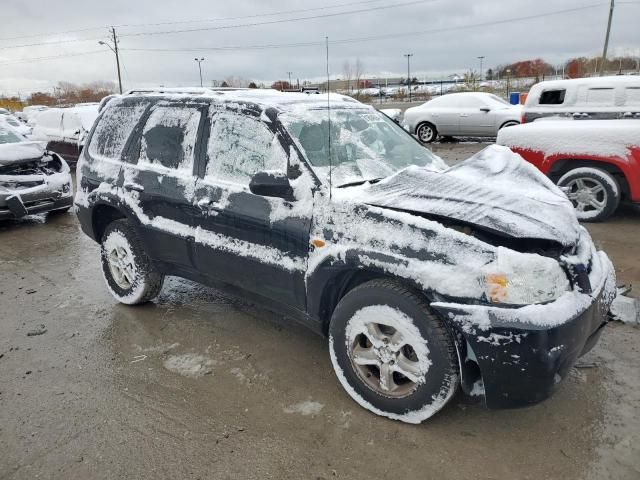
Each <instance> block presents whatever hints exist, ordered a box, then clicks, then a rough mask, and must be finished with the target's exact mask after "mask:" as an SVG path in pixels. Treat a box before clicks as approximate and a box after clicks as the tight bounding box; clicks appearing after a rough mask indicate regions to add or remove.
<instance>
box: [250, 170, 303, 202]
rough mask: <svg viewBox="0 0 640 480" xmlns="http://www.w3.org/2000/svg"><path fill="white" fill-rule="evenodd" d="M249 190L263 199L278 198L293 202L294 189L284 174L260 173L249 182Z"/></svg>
mask: <svg viewBox="0 0 640 480" xmlns="http://www.w3.org/2000/svg"><path fill="white" fill-rule="evenodd" d="M249 190H250V191H251V193H253V194H255V195H261V196H263V197H278V198H284V199H285V200H293V188H292V187H291V184H290V183H289V179H288V178H287V176H286V175H285V174H284V173H277V172H258V173H256V174H255V175H254V176H253V177H252V178H251V182H249Z"/></svg>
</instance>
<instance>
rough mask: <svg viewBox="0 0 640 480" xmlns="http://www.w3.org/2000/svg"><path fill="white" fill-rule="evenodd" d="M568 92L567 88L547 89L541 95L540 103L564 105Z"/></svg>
mask: <svg viewBox="0 0 640 480" xmlns="http://www.w3.org/2000/svg"><path fill="white" fill-rule="evenodd" d="M566 93H567V91H566V90H565V89H558V90H546V91H544V92H542V94H541V95H540V101H539V102H538V103H539V104H540V105H562V104H563V103H564V96H565V94H566Z"/></svg>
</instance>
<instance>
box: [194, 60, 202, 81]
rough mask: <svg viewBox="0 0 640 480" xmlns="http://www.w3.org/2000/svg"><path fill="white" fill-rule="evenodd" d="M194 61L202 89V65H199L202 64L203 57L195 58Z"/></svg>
mask: <svg viewBox="0 0 640 480" xmlns="http://www.w3.org/2000/svg"><path fill="white" fill-rule="evenodd" d="M194 60H195V61H196V62H198V71H199V72H200V87H202V65H201V63H202V62H204V57H202V58H198V57H196V58H194Z"/></svg>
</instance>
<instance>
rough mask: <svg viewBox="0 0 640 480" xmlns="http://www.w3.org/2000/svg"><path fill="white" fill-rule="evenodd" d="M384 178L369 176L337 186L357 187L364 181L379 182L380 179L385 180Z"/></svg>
mask: <svg viewBox="0 0 640 480" xmlns="http://www.w3.org/2000/svg"><path fill="white" fill-rule="evenodd" d="M383 179H384V177H380V178H368V179H366V180H358V181H357V182H349V183H343V184H342V185H338V186H337V187H336V188H345V187H355V186H357V185H362V184H364V183H378V182H379V181H380V180H383Z"/></svg>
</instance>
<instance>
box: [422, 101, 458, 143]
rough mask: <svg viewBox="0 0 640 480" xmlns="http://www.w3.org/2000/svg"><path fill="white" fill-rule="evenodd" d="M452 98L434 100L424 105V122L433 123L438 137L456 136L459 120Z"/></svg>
mask: <svg viewBox="0 0 640 480" xmlns="http://www.w3.org/2000/svg"><path fill="white" fill-rule="evenodd" d="M454 100H455V99H454V98H447V97H446V96H443V97H439V98H435V99H433V100H431V101H429V102H427V104H426V105H425V106H426V107H427V108H426V109H425V113H427V117H428V118H425V119H426V120H428V121H430V122H431V123H433V124H434V125H435V126H436V128H437V130H438V133H439V134H440V135H458V133H459V125H460V118H459V113H458V110H457V108H456V106H455V105H454V103H455V102H454Z"/></svg>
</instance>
